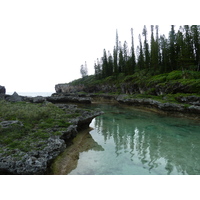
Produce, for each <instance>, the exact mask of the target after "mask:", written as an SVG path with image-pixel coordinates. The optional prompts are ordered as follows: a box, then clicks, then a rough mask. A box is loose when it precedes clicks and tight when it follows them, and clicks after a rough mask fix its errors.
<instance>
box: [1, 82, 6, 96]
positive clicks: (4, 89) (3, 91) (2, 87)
mask: <svg viewBox="0 0 200 200" xmlns="http://www.w3.org/2000/svg"><path fill="white" fill-rule="evenodd" d="M5 94H6V88H5V87H4V86H1V85H0V99H4V98H5Z"/></svg>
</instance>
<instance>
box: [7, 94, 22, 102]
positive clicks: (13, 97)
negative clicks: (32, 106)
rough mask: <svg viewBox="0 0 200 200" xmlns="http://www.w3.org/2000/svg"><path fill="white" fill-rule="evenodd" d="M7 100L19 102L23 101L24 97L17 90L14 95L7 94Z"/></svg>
mask: <svg viewBox="0 0 200 200" xmlns="http://www.w3.org/2000/svg"><path fill="white" fill-rule="evenodd" d="M6 100H7V101H11V102H19V101H23V97H21V96H19V95H18V94H17V92H14V93H13V94H12V95H7V97H6Z"/></svg>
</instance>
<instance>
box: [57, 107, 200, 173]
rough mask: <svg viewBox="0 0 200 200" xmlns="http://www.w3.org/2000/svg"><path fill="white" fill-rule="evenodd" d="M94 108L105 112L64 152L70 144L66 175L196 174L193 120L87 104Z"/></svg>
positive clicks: (198, 142) (197, 143)
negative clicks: (70, 156) (69, 159)
mask: <svg viewBox="0 0 200 200" xmlns="http://www.w3.org/2000/svg"><path fill="white" fill-rule="evenodd" d="M96 108H99V109H101V110H103V111H104V112H105V114H104V115H101V116H99V117H96V118H95V119H94V120H93V121H92V123H91V124H90V127H91V128H92V129H90V130H87V131H85V132H82V133H81V134H83V135H86V136H87V137H85V136H84V138H85V139H83V137H82V139H81V143H80V142H79V143H76V141H74V145H75V146H74V147H73V145H72V146H71V147H70V148H71V150H70V149H67V150H66V152H67V151H68V155H69V154H70V152H69V151H72V149H73V148H74V150H76V151H77V152H76V160H73V162H71V164H70V165H72V163H73V168H72V169H71V171H70V172H67V173H68V174H70V175H75V174H77V175H84V174H87V175H88V174H91V175H148V174H149V175H155V174H162V175H165V174H166V175H169V174H170V175H173V174H174V175H178V174H180V175H182V174H200V156H199V155H200V125H199V123H198V121H194V120H189V119H186V118H178V117H177V118H176V117H169V116H166V115H161V114H157V113H153V112H149V111H144V110H141V109H136V108H133V107H126V106H121V105H119V104H95V105H91V107H90V109H96ZM84 144H87V148H86V147H85V146H84ZM76 145H77V146H76ZM81 146H83V148H81ZM63 155H64V154H63ZM60 159H61V160H62V157H61V158H60ZM69 163H70V162H66V163H64V162H62V165H66V168H69V167H67V164H69ZM74 163H75V164H74ZM62 174H65V172H63V173H62Z"/></svg>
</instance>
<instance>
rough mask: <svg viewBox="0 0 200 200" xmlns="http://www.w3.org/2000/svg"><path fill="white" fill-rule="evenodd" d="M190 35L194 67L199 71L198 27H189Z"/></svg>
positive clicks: (199, 45)
mask: <svg viewBox="0 0 200 200" xmlns="http://www.w3.org/2000/svg"><path fill="white" fill-rule="evenodd" d="M191 34H192V40H193V48H194V57H195V65H196V66H197V70H198V71H199V67H200V26H197V25H192V26H191Z"/></svg>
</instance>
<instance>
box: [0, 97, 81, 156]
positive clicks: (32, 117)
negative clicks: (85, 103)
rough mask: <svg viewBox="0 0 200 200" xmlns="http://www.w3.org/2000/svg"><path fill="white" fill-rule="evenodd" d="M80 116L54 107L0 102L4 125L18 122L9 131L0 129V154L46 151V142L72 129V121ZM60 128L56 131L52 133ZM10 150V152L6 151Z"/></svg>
mask: <svg viewBox="0 0 200 200" xmlns="http://www.w3.org/2000/svg"><path fill="white" fill-rule="evenodd" d="M79 115H80V113H71V111H70V113H68V112H67V111H64V110H62V109H60V108H58V107H57V106H56V105H54V104H52V103H47V104H33V103H26V102H16V103H13V102H6V101H3V100H0V122H1V121H9V120H18V121H19V122H21V123H22V124H23V125H21V124H20V123H19V124H18V123H16V124H12V125H10V126H9V127H8V128H3V127H2V126H1V125H0V151H1V152H4V153H7V154H8V153H9V151H11V152H12V150H13V149H19V150H21V151H24V152H28V151H31V150H33V149H38V148H39V149H41V148H44V146H45V144H46V139H47V138H49V137H50V136H53V135H61V132H62V131H63V130H66V128H67V127H68V126H69V125H70V123H69V119H71V118H75V117H77V116H79ZM54 128H56V131H52V130H51V129H54ZM5 148H6V149H7V150H6V152H5V151H3V149H5Z"/></svg>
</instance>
